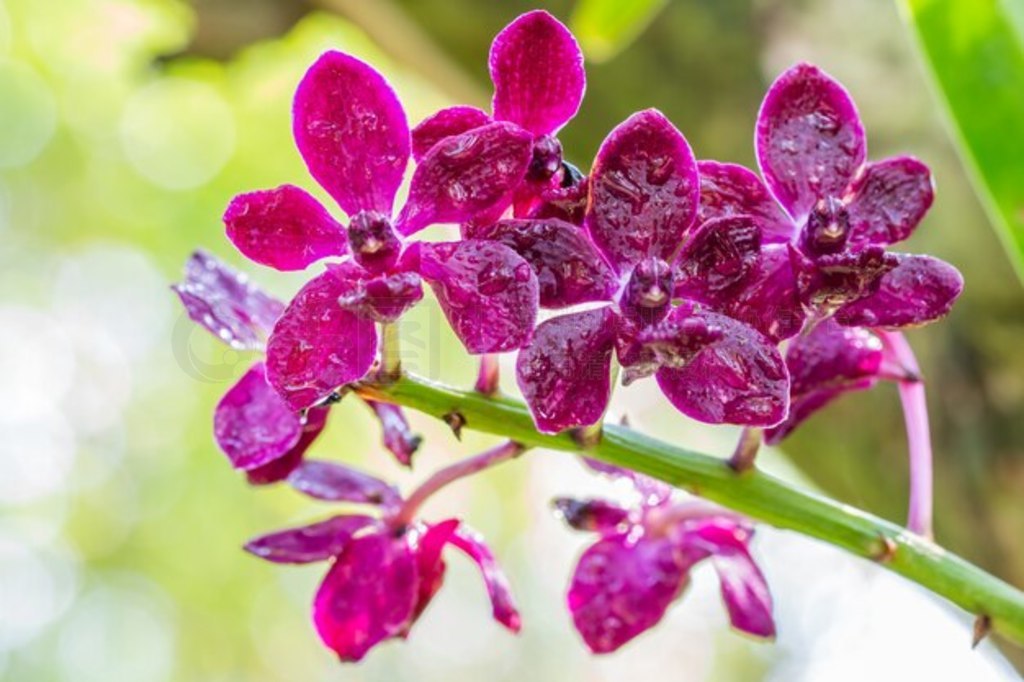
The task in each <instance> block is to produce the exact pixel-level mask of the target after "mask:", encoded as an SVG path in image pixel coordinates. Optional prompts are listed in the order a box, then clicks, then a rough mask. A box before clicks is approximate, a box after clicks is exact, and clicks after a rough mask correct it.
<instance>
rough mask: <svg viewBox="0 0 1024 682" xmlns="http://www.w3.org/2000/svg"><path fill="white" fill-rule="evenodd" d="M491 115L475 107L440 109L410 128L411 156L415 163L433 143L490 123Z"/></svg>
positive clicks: (431, 147) (432, 146)
mask: <svg viewBox="0 0 1024 682" xmlns="http://www.w3.org/2000/svg"><path fill="white" fill-rule="evenodd" d="M492 122H493V121H492V120H491V117H490V116H488V115H487V114H486V113H484V112H483V111H480V110H479V109H477V108H476V107H467V106H456V107H449V108H447V109H442V110H441V111H439V112H437V113H436V114H434V115H433V116H430V117H429V118H426V119H424V120H423V121H422V122H421V123H420V124H419V125H418V126H416V127H415V128H413V129H412V156H413V159H415V160H416V162H417V163H419V162H420V160H421V159H422V158H423V157H424V156H426V154H427V152H429V151H430V150H431V149H433V148H434V145H435V144H437V143H438V142H440V141H441V140H443V139H445V138H446V137H451V136H452V135H461V134H462V133H464V132H466V131H467V130H472V129H473V128H479V127H480V126H485V125H487V124H488V123H492Z"/></svg>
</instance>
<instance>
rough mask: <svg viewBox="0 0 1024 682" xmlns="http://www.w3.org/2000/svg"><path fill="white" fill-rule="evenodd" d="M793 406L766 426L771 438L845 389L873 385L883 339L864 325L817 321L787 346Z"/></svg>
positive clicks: (781, 435)
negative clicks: (773, 424)
mask: <svg viewBox="0 0 1024 682" xmlns="http://www.w3.org/2000/svg"><path fill="white" fill-rule="evenodd" d="M786 366H787V367H788V368H789V375H790V381H791V387H790V395H791V396H792V406H791V407H790V410H789V416H788V417H786V420H785V421H784V422H782V423H781V424H779V425H778V426H776V427H773V428H771V429H768V430H767V431H765V441H766V442H768V443H769V444H775V443H778V442H780V441H782V439H784V438H785V437H786V436H788V435H789V434H790V433H791V432H792V431H793V430H794V429H795V428H796V427H797V426H799V425H800V423H801V422H803V421H804V420H805V419H807V418H808V417H809V416H811V415H812V414H813V413H814V412H817V411H818V410H819V409H821V408H822V407H824V406H825V405H826V404H828V403H829V402H831V401H832V400H833V399H835V398H837V397H839V396H840V395H842V394H843V393H845V392H847V391H855V390H861V389H865V388H869V387H871V386H872V385H873V384H874V383H875V380H876V379H877V378H878V374H879V372H880V370H881V367H882V342H881V340H880V339H879V338H878V337H877V336H875V335H874V334H872V333H870V332H869V331H867V330H866V329H859V328H850V327H841V326H839V325H838V324H837V323H836V322H835V320H832V319H829V320H825V321H823V322H821V323H819V324H818V325H817V326H816V327H815V328H814V329H813V330H812V331H811V332H810V333H809V334H807V335H805V336H800V337H797V338H795V339H793V341H792V342H791V343H790V345H789V348H788V349H787V350H786Z"/></svg>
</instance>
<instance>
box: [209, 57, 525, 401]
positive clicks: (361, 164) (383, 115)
mask: <svg viewBox="0 0 1024 682" xmlns="http://www.w3.org/2000/svg"><path fill="white" fill-rule="evenodd" d="M293 118H294V120H293V123H294V128H293V129H294V135H295V140H296V143H297V145H298V148H299V152H300V153H301V154H302V157H303V159H304V160H305V162H306V165H307V167H308V168H309V171H310V174H311V175H312V176H313V177H314V178H315V179H316V180H317V182H319V183H320V185H321V186H322V187H323V188H324V190H326V192H327V193H328V194H329V195H330V196H331V197H332V198H333V199H334V200H335V201H336V202H337V204H338V205H339V206H340V207H341V209H342V210H343V211H344V212H345V213H346V214H348V216H349V218H350V220H349V224H348V227H347V229H346V228H345V227H343V226H342V225H341V224H340V223H338V222H337V221H336V220H334V218H332V217H331V216H330V214H329V213H328V212H327V210H326V209H325V208H324V207H323V206H321V205H320V204H319V203H318V202H317V201H316V200H315V199H314V198H313V197H312V196H310V195H309V194H307V193H306V192H305V191H303V190H301V189H299V188H298V187H295V186H293V185H283V186H281V187H278V188H277V189H273V190H267V191H259V192H252V193H248V194H242V195H239V196H237V197H235V198H234V200H232V202H231V204H230V206H228V209H227V211H226V212H225V214H224V222H225V225H226V227H227V234H228V237H229V238H230V239H231V241H232V242H233V243H234V244H235V246H237V247H238V249H239V250H240V251H241V252H242V253H243V254H245V255H246V256H248V257H249V258H250V259H252V260H254V261H256V262H258V263H261V264H264V265H268V266H270V267H273V268H276V269H279V270H301V269H304V268H306V267H307V266H309V265H310V264H312V263H314V262H316V261H318V260H321V259H323V258H329V257H343V258H344V259H343V260H342V261H341V262H340V263H335V264H331V265H329V266H328V271H327V272H325V273H323V274H321V275H319V276H317V277H315V278H314V279H312V280H311V281H310V282H309V283H307V284H306V286H304V287H303V288H302V289H301V290H300V291H299V293H298V294H296V296H295V298H293V299H292V301H291V303H290V304H289V305H288V307H287V309H286V310H285V311H284V313H283V314H282V315H281V317H280V318H279V319H278V321H277V323H276V325H275V327H274V329H273V332H272V333H271V335H270V339H269V341H268V342H267V360H266V374H267V378H268V379H269V381H270V383H271V385H272V386H273V387H274V388H275V389H276V390H277V391H278V392H279V393H280V394H281V395H282V396H283V398H284V400H285V402H286V403H287V404H288V405H289V406H290V407H291V408H293V409H303V408H308V407H310V406H313V405H316V404H317V403H318V402H320V401H322V400H324V399H325V398H327V397H328V396H330V395H331V394H332V393H333V392H334V391H335V390H336V389H337V388H338V387H339V386H342V385H345V384H348V383H351V382H354V381H357V380H359V379H361V378H363V377H364V376H365V375H366V374H367V373H368V372H369V370H370V368H371V366H372V365H373V363H374V362H375V360H376V357H377V346H378V337H377V329H376V323H392V322H395V321H396V320H397V319H398V318H399V316H401V315H402V313H403V312H405V311H406V310H408V309H409V308H410V307H412V306H413V305H415V304H416V303H417V302H419V300H420V299H421V298H422V296H423V292H422V284H421V282H422V280H426V281H427V283H429V284H430V285H431V287H432V288H433V290H434V292H435V294H436V295H437V298H438V300H439V302H440V304H441V307H442V308H443V310H444V312H445V314H446V316H447V317H448V320H449V321H450V323H451V324H452V327H453V328H454V330H455V333H456V334H457V335H458V336H459V338H460V339H461V340H462V342H463V344H464V345H465V346H466V348H467V350H468V351H469V352H470V353H475V354H482V353H497V352H503V351H508V350H513V349H516V348H519V347H520V346H522V345H523V343H525V341H526V340H527V339H528V338H529V335H530V333H531V331H532V327H533V322H534V319H535V315H536V308H537V284H536V280H535V278H534V277H533V275H532V271H531V270H530V267H529V265H528V264H527V263H526V262H525V261H523V260H522V258H520V257H519V256H518V255H516V254H515V252H513V251H512V250H510V249H508V248H505V247H504V246H502V245H500V244H495V243H490V242H484V241H478V240H463V241H457V242H447V243H420V242H412V243H407V242H406V241H405V238H406V237H408V236H410V235H412V234H414V233H416V232H418V231H419V230H421V229H423V228H424V227H427V226H428V225H431V224H435V223H461V222H465V221H467V220H470V219H471V218H472V217H473V216H474V215H476V214H477V213H480V212H482V211H486V210H488V209H490V208H491V207H493V206H494V205H497V204H502V203H507V202H508V201H509V200H510V198H511V196H512V193H513V192H514V190H515V188H516V187H517V186H518V185H519V183H520V182H521V181H522V179H523V178H524V177H525V176H526V173H527V170H528V168H529V165H530V163H531V159H532V154H533V151H532V149H533V138H532V136H531V135H530V134H529V133H528V132H526V131H525V130H523V129H522V128H520V127H518V126H516V125H513V124H510V123H504V122H494V123H488V124H486V125H483V126H480V127H476V128H474V129H473V130H470V131H468V132H463V133H462V134H459V135H454V136H451V137H448V138H446V139H445V140H443V141H442V142H440V143H439V144H437V145H435V146H433V147H432V148H431V149H430V150H429V151H428V152H427V153H426V154H425V155H423V157H422V158H421V159H420V162H419V165H418V167H417V168H416V171H415V172H414V173H413V176H412V180H411V184H410V188H409V197H408V200H407V202H406V204H405V206H404V207H403V208H402V210H401V211H399V212H398V213H397V215H395V214H393V204H394V198H395V194H396V193H397V191H398V188H399V185H400V184H401V182H402V178H403V176H404V174H405V169H406V166H407V164H408V160H409V154H410V135H409V128H408V124H407V122H406V117H405V112H404V111H403V109H402V106H401V104H400V103H399V101H398V98H397V97H396V95H395V93H394V91H393V90H392V89H391V87H390V85H388V83H387V81H385V79H384V78H383V77H382V76H381V75H380V74H379V73H377V72H376V71H375V70H374V69H373V68H371V67H370V66H368V65H367V64H364V63H363V62H361V61H359V60H357V59H355V58H353V57H351V56H348V55H345V54H342V53H340V52H327V53H325V54H324V55H323V56H321V57H320V58H319V59H318V60H317V61H316V62H315V63H314V64H313V66H312V67H310V69H309V71H308V72H307V73H306V75H305V77H304V78H303V79H302V82H301V83H300V84H299V87H298V90H297V92H296V94H295V102H294V108H293Z"/></svg>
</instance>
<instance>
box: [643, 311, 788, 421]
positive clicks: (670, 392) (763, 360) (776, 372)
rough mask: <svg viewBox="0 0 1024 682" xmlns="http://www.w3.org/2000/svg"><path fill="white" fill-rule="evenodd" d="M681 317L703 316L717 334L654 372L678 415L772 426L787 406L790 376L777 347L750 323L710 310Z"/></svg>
mask: <svg viewBox="0 0 1024 682" xmlns="http://www.w3.org/2000/svg"><path fill="white" fill-rule="evenodd" d="M677 315H682V316H684V317H689V316H693V317H696V318H697V319H703V320H704V321H706V323H707V324H709V325H712V326H714V327H717V328H718V329H720V330H721V332H722V334H721V338H720V339H719V340H718V341H717V342H715V343H712V344H710V345H708V346H706V347H705V348H703V350H701V351H699V352H698V353H697V354H696V355H695V356H694V357H693V359H692V360H690V361H689V362H688V363H687V364H686V365H685V366H683V367H680V368H673V367H664V368H662V369H660V370H658V373H657V375H656V376H657V380H658V385H659V386H660V387H661V390H662V392H663V393H664V394H665V396H666V397H667V398H668V399H669V401H670V402H671V403H672V404H673V405H674V406H675V407H676V409H677V410H679V411H680V412H682V413H683V414H685V415H687V416H689V417H692V418H693V419H696V420H698V421H702V422H707V423H709V424H723V423H725V424H742V425H745V426H772V425H774V424H778V423H779V422H780V421H782V420H783V419H784V418H785V416H786V413H787V411H788V409H789V374H788V373H787V371H786V365H785V363H784V362H783V360H782V356H781V355H779V351H778V349H777V348H776V347H775V344H773V343H772V342H771V341H770V340H769V339H768V338H767V337H765V336H764V335H763V334H761V333H760V332H758V331H757V330H756V329H754V328H753V327H750V326H747V325H745V324H743V323H742V322H738V321H736V320H734V319H732V318H730V317H727V316H725V315H721V314H718V313H713V312H709V311H698V312H696V313H692V312H689V311H687V310H686V309H685V308H680V309H677V311H674V312H673V314H672V315H671V316H670V317H669V320H672V318H673V317H676V316H677Z"/></svg>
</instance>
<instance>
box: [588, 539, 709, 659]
mask: <svg viewBox="0 0 1024 682" xmlns="http://www.w3.org/2000/svg"><path fill="white" fill-rule="evenodd" d="M688 569H689V564H688V562H687V560H686V559H685V557H683V556H682V555H681V553H680V552H678V551H677V550H676V549H675V547H674V546H673V544H672V543H671V542H670V541H668V540H665V539H648V538H646V537H641V538H640V539H637V540H632V539H630V535H629V534H626V533H624V534H621V535H615V536H610V537H605V538H602V539H601V540H599V541H598V542H597V543H595V544H594V545H593V546H591V547H590V548H589V549H588V550H587V551H586V552H584V553H583V556H581V557H580V561H579V563H578V564H577V565H576V571H575V573H574V574H573V578H572V583H571V585H570V586H569V595H568V602H569V611H570V612H571V613H572V618H573V622H574V623H575V625H576V629H577V630H578V631H579V633H580V635H581V636H582V637H583V641H584V642H586V644H587V646H588V647H589V648H590V650H591V651H593V652H594V653H596V654H604V653H609V652H612V651H615V650H616V649H618V648H619V647H621V646H622V645H623V644H625V643H626V642H628V641H630V640H631V639H633V638H634V637H636V636H637V635H639V634H641V633H642V632H644V631H646V630H648V629H650V628H651V627H653V626H654V625H656V624H657V623H658V621H660V620H661V618H662V616H664V615H665V611H666V610H667V609H668V607H669V606H670V605H671V604H672V602H673V601H675V599H676V598H677V597H678V596H679V595H680V594H681V593H682V591H683V589H685V587H686V585H687V584H688V582H689V578H688V575H687V570H688Z"/></svg>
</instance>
